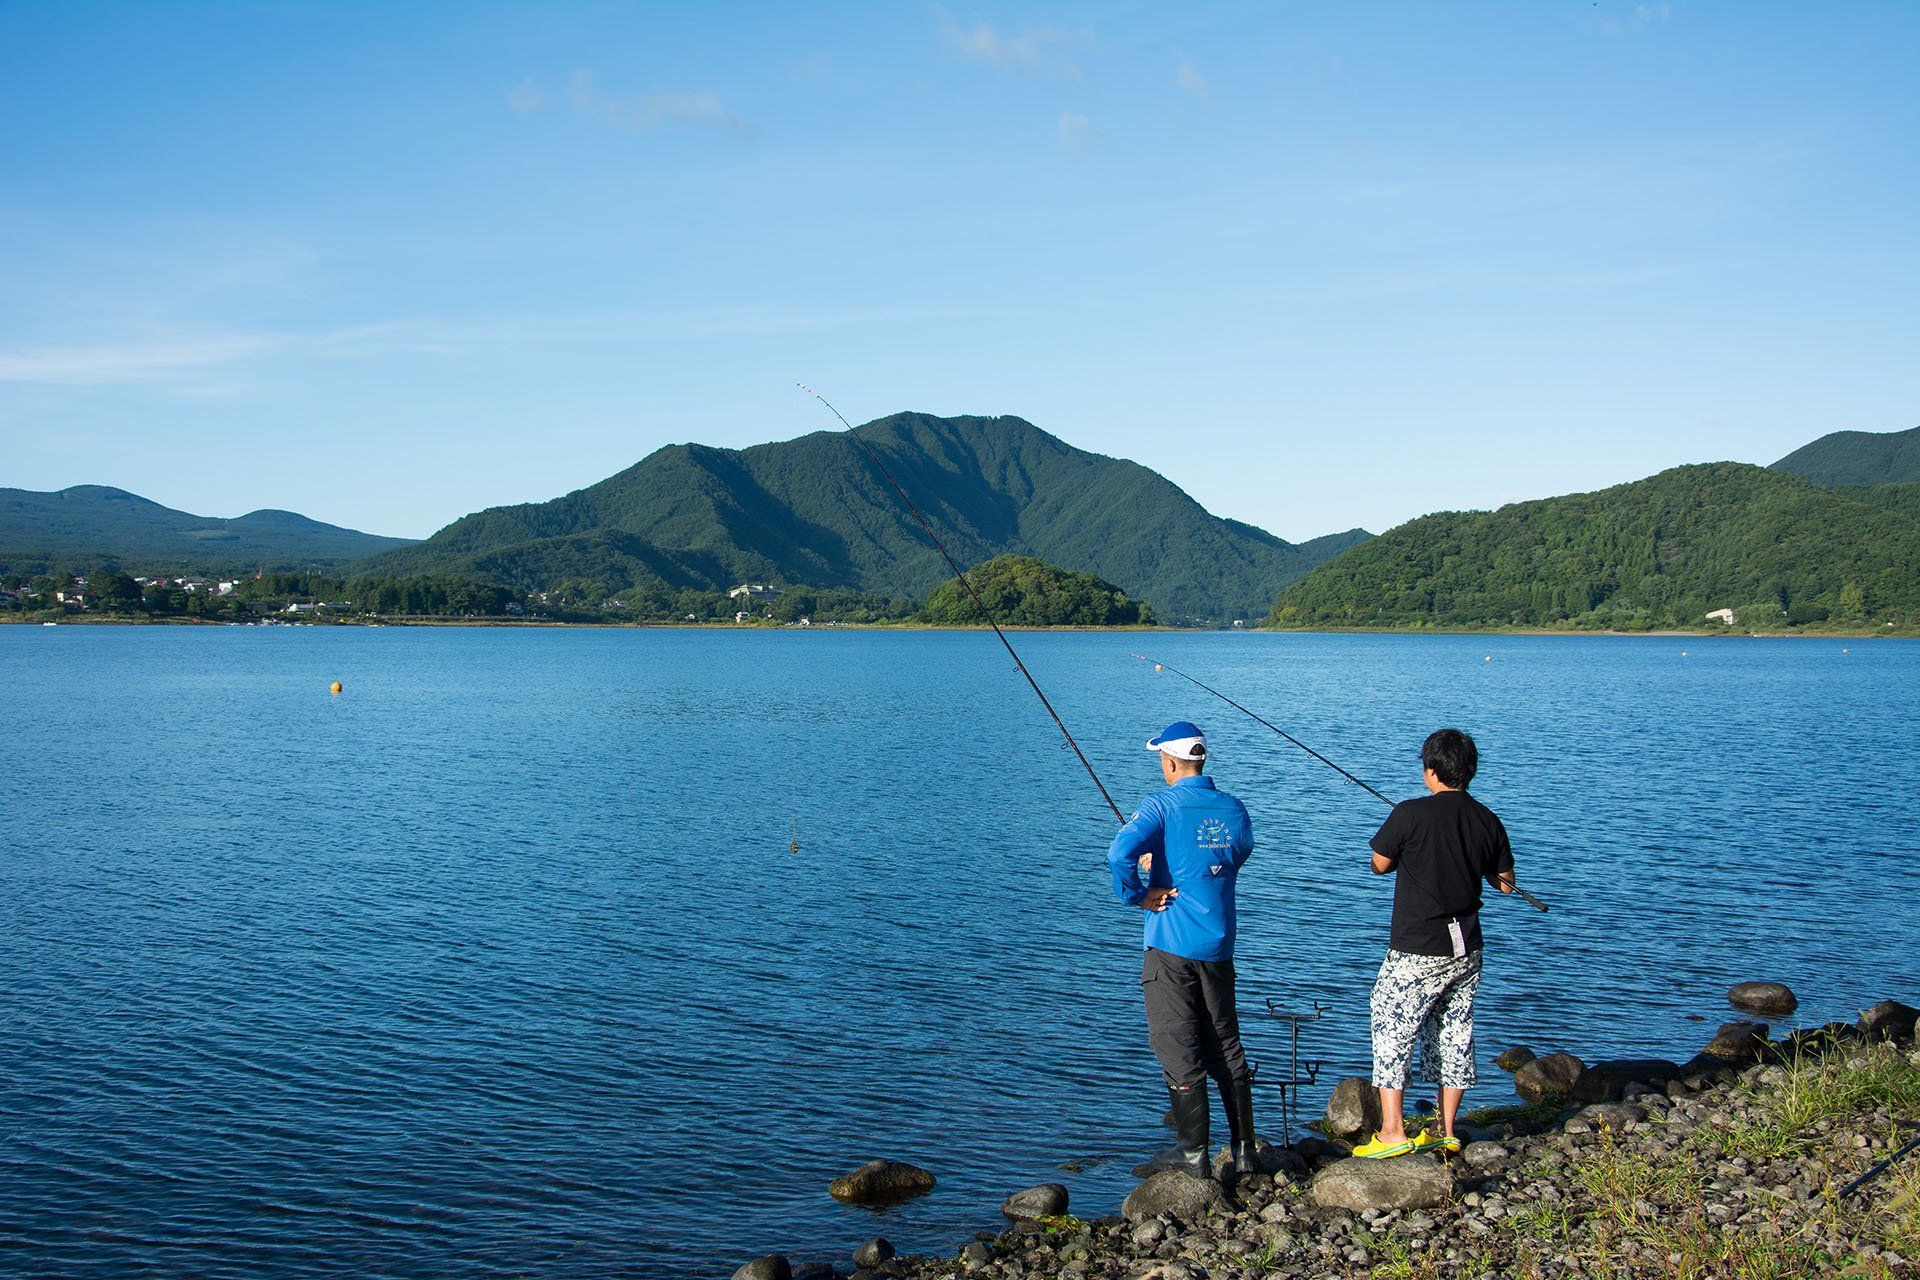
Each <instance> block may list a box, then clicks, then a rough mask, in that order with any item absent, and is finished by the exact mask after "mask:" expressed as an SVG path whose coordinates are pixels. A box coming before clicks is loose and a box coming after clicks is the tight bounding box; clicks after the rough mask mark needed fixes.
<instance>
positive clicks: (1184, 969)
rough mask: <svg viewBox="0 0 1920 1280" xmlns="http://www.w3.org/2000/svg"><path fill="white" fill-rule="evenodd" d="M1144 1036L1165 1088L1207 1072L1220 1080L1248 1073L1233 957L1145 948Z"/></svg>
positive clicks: (1188, 1083) (1186, 1085)
mask: <svg viewBox="0 0 1920 1280" xmlns="http://www.w3.org/2000/svg"><path fill="white" fill-rule="evenodd" d="M1140 988H1141V991H1142V992H1143V993H1144V994H1145V996H1146V1001H1147V1038H1148V1041H1149V1042H1150V1043H1151V1044H1152V1045H1153V1056H1154V1057H1156V1058H1158V1059H1160V1070H1161V1071H1162V1072H1163V1073H1164V1074H1165V1075H1166V1077H1167V1084H1168V1085H1169V1086H1170V1087H1171V1088H1175V1089H1179V1090H1181V1091H1182V1092H1184V1091H1186V1090H1188V1089H1191V1088H1193V1087H1194V1086H1195V1085H1197V1084H1199V1083H1200V1082H1201V1081H1203V1080H1205V1079H1206V1078H1207V1077H1208V1076H1212V1077H1213V1078H1214V1079H1215V1080H1217V1081H1219V1082H1220V1083H1221V1084H1222V1085H1225V1084H1226V1083H1227V1082H1228V1081H1230V1080H1240V1081H1245V1080H1248V1079H1250V1078H1251V1077H1250V1076H1249V1074H1248V1072H1247V1055H1246V1053H1245V1052H1243V1051H1242V1050H1241V1048H1240V1015H1239V1014H1238V1013H1236V1012H1235V1011H1234V1005H1233V961H1231V960H1189V959H1187V958H1186V957H1185V956H1176V955H1172V954H1170V953H1168V952H1165V951H1155V950H1152V949H1149V950H1148V951H1147V954H1146V959H1145V960H1144V961H1142V962H1141V965H1140Z"/></svg>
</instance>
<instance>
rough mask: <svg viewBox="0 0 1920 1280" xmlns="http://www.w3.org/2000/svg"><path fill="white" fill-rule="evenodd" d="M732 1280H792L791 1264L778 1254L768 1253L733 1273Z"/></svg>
mask: <svg viewBox="0 0 1920 1280" xmlns="http://www.w3.org/2000/svg"><path fill="white" fill-rule="evenodd" d="M733 1280H793V1264H792V1263H790V1262H788V1261H787V1260H786V1258H784V1257H783V1256H781V1255H780V1254H777V1253H770V1254H768V1255H767V1256H766V1257H764V1258H755V1259H754V1260H753V1261H752V1262H749V1263H748V1264H747V1265H746V1266H744V1267H741V1268H740V1269H739V1270H738V1271H736V1272H734V1273H733Z"/></svg>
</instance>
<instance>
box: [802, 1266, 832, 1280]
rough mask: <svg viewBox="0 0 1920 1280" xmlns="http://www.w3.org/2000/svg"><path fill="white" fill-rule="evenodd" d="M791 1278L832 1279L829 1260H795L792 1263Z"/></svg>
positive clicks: (808, 1279)
mask: <svg viewBox="0 0 1920 1280" xmlns="http://www.w3.org/2000/svg"><path fill="white" fill-rule="evenodd" d="M793 1280H833V1264H832V1263H831V1262H796V1263H794V1264H793Z"/></svg>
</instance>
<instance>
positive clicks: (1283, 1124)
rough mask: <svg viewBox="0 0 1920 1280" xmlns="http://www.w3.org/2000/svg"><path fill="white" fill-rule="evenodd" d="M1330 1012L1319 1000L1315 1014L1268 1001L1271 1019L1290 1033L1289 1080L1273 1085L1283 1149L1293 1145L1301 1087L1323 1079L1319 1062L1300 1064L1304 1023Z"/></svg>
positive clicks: (1288, 1037)
mask: <svg viewBox="0 0 1920 1280" xmlns="http://www.w3.org/2000/svg"><path fill="white" fill-rule="evenodd" d="M1328 1012H1330V1009H1329V1008H1328V1006H1325V1005H1322V1004H1321V1003H1320V1002H1319V1001H1318V1000H1315V1001H1314V1002H1313V1012H1312V1013H1289V1012H1288V1011H1286V1010H1284V1009H1277V1008H1275V1007H1274V1002H1273V1001H1272V1000H1268V1001H1267V1016H1268V1017H1269V1018H1274V1019H1277V1020H1278V1021H1280V1022H1284V1023H1286V1024H1287V1033H1288V1035H1287V1040H1288V1045H1287V1078H1286V1079H1285V1080H1274V1081H1271V1082H1270V1083H1271V1084H1273V1086H1274V1087H1275V1088H1277V1089H1279V1090H1280V1145H1281V1146H1283V1147H1287V1148H1291V1147H1292V1146H1293V1120H1294V1112H1295V1111H1297V1110H1298V1109H1299V1097H1298V1095H1299V1091H1300V1089H1301V1087H1302V1086H1305V1085H1310V1084H1313V1083H1315V1082H1316V1081H1318V1080H1319V1078H1320V1063H1319V1062H1318V1061H1311V1062H1302V1061H1300V1024H1301V1023H1303V1022H1318V1021H1319V1020H1320V1019H1321V1017H1322V1016H1323V1015H1325V1014H1326V1013H1328ZM1303 1072H1304V1074H1303Z"/></svg>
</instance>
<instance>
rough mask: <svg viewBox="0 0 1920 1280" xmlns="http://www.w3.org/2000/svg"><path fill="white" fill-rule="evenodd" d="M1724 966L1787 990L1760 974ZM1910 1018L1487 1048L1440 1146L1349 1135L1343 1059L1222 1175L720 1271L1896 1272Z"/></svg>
mask: <svg viewBox="0 0 1920 1280" xmlns="http://www.w3.org/2000/svg"><path fill="white" fill-rule="evenodd" d="M1742 987H1764V988H1768V989H1770V990H1771V992H1773V993H1777V994H1778V996H1779V997H1782V998H1783V999H1784V1002H1785V1003H1784V1005H1783V1006H1782V1008H1783V1009H1784V1010H1785V1011H1787V1012H1791V1011H1792V1009H1793V1008H1794V1002H1793V997H1792V995H1791V993H1790V992H1788V991H1786V989H1785V988H1784V987H1780V986H1778V985H1777V984H1742ZM1742 987H1736V988H1735V989H1734V991H1733V992H1731V993H1729V999H1730V1000H1734V998H1735V997H1736V996H1738V995H1739V994H1740V993H1741V990H1742ZM1735 1006H1736V1007H1742V1006H1741V1004H1740V1003H1739V1002H1738V1001H1737V1000H1736V1001H1735ZM1744 1007H1746V1008H1749V1009H1752V1008H1757V1007H1759V1006H1757V1005H1753V1004H1747V1005H1745V1006H1744ZM1915 1017H1916V1010H1914V1009H1913V1008H1912V1007H1911V1006H1908V1005H1905V1004H1901V1003H1900V1002H1898V1001H1893V1000H1886V1001H1882V1002H1880V1003H1879V1004H1876V1005H1874V1006H1872V1007H1871V1008H1869V1009H1866V1010H1863V1011H1862V1012H1861V1015H1860V1018H1859V1019H1858V1020H1857V1021H1855V1022H1829V1023H1827V1024H1825V1025H1823V1026H1819V1027H1813V1028H1809V1029H1806V1030H1800V1031H1795V1032H1792V1033H1791V1034H1789V1035H1786V1036H1784V1037H1782V1038H1780V1039H1778V1040H1775V1039H1772V1038H1771V1036H1770V1028H1769V1027H1768V1025H1767V1024H1766V1023H1763V1022H1753V1021H1735V1022H1729V1023H1727V1024H1725V1025H1724V1026H1722V1027H1721V1028H1720V1029H1719V1032H1718V1033H1717V1034H1716V1035H1715V1036H1714V1038H1713V1040H1712V1042H1711V1043H1710V1044H1709V1045H1708V1046H1707V1048H1706V1049H1705V1050H1703V1051H1702V1052H1700V1053H1698V1054H1696V1055H1694V1056H1693V1057H1692V1058H1690V1059H1689V1060H1687V1061H1686V1062H1684V1063H1676V1062H1670V1061H1665V1060H1653V1059H1636V1060H1631V1061H1627V1060H1622V1061H1613V1062H1599V1063H1595V1064H1592V1065H1587V1064H1585V1063H1583V1062H1582V1061H1581V1060H1580V1059H1578V1058H1576V1057H1574V1056H1573V1055H1571V1054H1567V1053H1553V1054H1548V1055H1546V1056H1545V1057H1539V1058H1536V1057H1535V1056H1534V1054H1533V1052H1532V1051H1531V1050H1529V1049H1525V1048H1518V1047H1516V1048H1514V1049H1510V1050H1508V1051H1507V1052H1506V1053H1503V1054H1502V1055H1501V1056H1500V1059H1499V1065H1500V1066H1501V1067H1502V1068H1503V1069H1507V1070H1512V1071H1514V1072H1515V1077H1514V1083H1515V1088H1516V1091H1517V1092H1518V1093H1519V1094H1520V1095H1521V1096H1522V1098H1524V1099H1526V1101H1525V1102H1524V1103H1522V1104H1521V1105H1517V1106H1503V1107H1493V1108H1486V1109H1482V1110H1478V1111H1473V1112H1469V1113H1468V1114H1466V1115H1465V1116H1464V1117H1463V1118H1462V1125H1461V1130H1460V1131H1461V1133H1462V1136H1463V1137H1464V1138H1465V1139H1466V1145H1465V1148H1464V1150H1463V1151H1462V1152H1461V1154H1460V1155H1458V1156H1455V1157H1451V1158H1447V1159H1442V1158H1438V1157H1436V1156H1433V1155H1427V1154H1415V1155H1408V1156H1401V1157H1397V1158H1395V1159H1391V1160H1359V1159H1354V1158H1352V1157H1350V1156H1349V1155H1348V1154H1347V1152H1348V1151H1349V1150H1350V1146H1351V1143H1350V1141H1348V1139H1352V1140H1357V1139H1358V1138H1359V1137H1361V1136H1363V1135H1364V1133H1365V1132H1366V1131H1367V1130H1368V1127H1369V1126H1370V1125H1371V1124H1375V1123H1377V1118H1376V1117H1374V1116H1372V1115H1369V1114H1367V1113H1366V1112H1365V1110H1364V1108H1362V1107H1360V1106H1356V1105H1354V1100H1356V1099H1362V1098H1365V1097H1367V1096H1368V1095H1369V1094H1370V1091H1369V1090H1368V1089H1367V1088H1366V1084H1367V1082H1366V1081H1365V1080H1362V1079H1358V1078H1356V1079H1353V1080H1351V1081H1344V1082H1342V1085H1341V1087H1340V1088H1337V1089H1336V1090H1335V1094H1334V1098H1333V1100H1332V1101H1330V1102H1329V1104H1328V1110H1327V1116H1326V1118H1325V1119H1324V1120H1323V1121H1321V1122H1319V1124H1318V1125H1316V1126H1315V1127H1316V1128H1318V1129H1319V1130H1320V1136H1314V1137H1308V1138H1304V1139H1302V1140H1301V1141H1299V1142H1297V1143H1296V1144H1294V1146H1292V1147H1291V1148H1284V1149H1283V1148H1279V1147H1273V1146H1269V1145H1268V1144H1267V1143H1266V1142H1265V1141H1264V1140H1263V1141H1261V1142H1260V1144H1259V1145H1260V1148H1261V1151H1260V1170H1259V1172H1257V1173H1255V1174H1253V1175H1251V1176H1250V1177H1246V1178H1243V1179H1240V1180H1239V1184H1238V1185H1233V1186H1227V1185H1223V1184H1222V1183H1221V1182H1220V1181H1218V1180H1204V1179H1200V1178H1197V1177H1195V1176H1194V1175H1192V1174H1190V1173H1186V1172H1184V1171H1168V1172H1162V1173H1155V1174H1151V1175H1150V1176H1147V1177H1146V1178H1145V1180H1144V1181H1142V1182H1141V1183H1140V1184H1139V1186H1137V1187H1136V1188H1135V1189H1134V1190H1133V1191H1132V1192H1131V1193H1130V1194H1128V1195H1127V1197H1126V1199H1125V1201H1124V1203H1123V1204H1122V1205H1121V1206H1120V1207H1119V1211H1118V1212H1117V1213H1109V1214H1106V1215H1105V1216H1099V1217H1093V1218H1090V1219H1089V1218H1082V1217H1079V1216H1076V1215H1075V1214H1073V1213H1071V1212H1070V1211H1069V1206H1068V1194H1067V1191H1066V1189H1065V1188H1064V1187H1062V1186H1060V1185H1059V1184H1057V1183H1048V1184H1042V1185H1041V1186H1037V1187H1032V1188H1028V1189H1026V1190H1024V1191H1016V1192H1014V1193H1013V1194H1011V1195H1009V1196H1008V1197H1007V1199H1006V1201H1005V1202H1004V1203H1003V1204H1002V1206H1001V1212H1002V1214H1003V1215H1004V1217H1005V1218H1006V1219H1007V1220H1008V1222H1009V1223H1010V1224H1011V1225H1010V1226H1009V1227H1008V1228H1007V1229H1004V1230H1000V1231H997V1232H995V1231H980V1232H978V1233H976V1235H975V1236H974V1237H973V1239H972V1240H970V1241H968V1242H967V1243H965V1244H962V1245H960V1246H959V1247H958V1248H957V1250H956V1251H955V1252H954V1253H953V1254H952V1255H950V1256H944V1257H941V1256H932V1255H920V1256H910V1257H909V1256H896V1255H895V1251H894V1249H893V1247H892V1245H891V1244H889V1243H888V1242H887V1241H886V1240H885V1239H884V1238H878V1237H876V1238H873V1239H869V1240H867V1241H866V1242H865V1243H863V1244H861V1245H859V1246H858V1248H857V1249H852V1250H850V1251H849V1253H848V1255H847V1257H846V1258H842V1259H833V1260H806V1261H797V1262H796V1261H793V1260H790V1259H788V1258H787V1257H785V1256H784V1255H778V1254H775V1255H768V1256H766V1257H763V1258H759V1259H755V1260H753V1261H751V1262H748V1263H746V1264H745V1265H743V1266H741V1267H740V1268H739V1269H738V1270H737V1271H736V1272H734V1280H949V1278H958V1277H966V1278H969V1280H1049V1278H1051V1280H1333V1278H1334V1277H1340V1278H1343V1280H1358V1278H1362V1277H1364V1278H1366V1280H1454V1278H1455V1277H1460V1278H1463V1280H1559V1278H1560V1277H1595V1278H1599V1277H1607V1278H1609V1280H1646V1278H1651V1277H1669V1278H1671V1280H1798V1278H1799V1277H1805V1276H1813V1275H1828V1274H1838V1275H1846V1276H1856V1277H1862V1278H1864V1280H1899V1278H1901V1277H1911V1276H1914V1275H1916V1274H1920V1155H1916V1154H1909V1155H1907V1156H1906V1157H1904V1158H1895V1157H1896V1156H1897V1153H1899V1152H1901V1151H1902V1150H1903V1149H1906V1148H1907V1144H1909V1143H1910V1142H1911V1141H1913V1140H1914V1139H1915V1138H1917V1137H1920V1124H1916V1123H1915V1121H1914V1115H1915V1113H1916V1110H1920V1045H1916V1043H1915V1039H1914V1024H1915ZM1343 1095H1344V1097H1345V1099H1346V1101H1344V1102H1343ZM1429 1105H1430V1104H1429ZM1430 1119H1431V1117H1422V1118H1420V1119H1419V1120H1410V1122H1409V1123H1410V1126H1411V1125H1412V1124H1415V1123H1420V1122H1423V1121H1426V1120H1430ZM1335 1134H1338V1135H1341V1136H1340V1137H1334V1136H1331V1135H1335ZM1225 1157H1226V1152H1225V1151H1224V1150H1223V1151H1222V1152H1220V1154H1219V1155H1218V1156H1217V1157H1216V1159H1215V1164H1214V1168H1215V1170H1216V1179H1217V1178H1218V1176H1219V1175H1221V1174H1223V1173H1224V1172H1225V1170H1226V1168H1227V1165H1228V1162H1227V1160H1226V1158H1225ZM1876 1169H1877V1170H1878V1171H1877V1172H1874V1171H1875V1170H1876ZM893 1170H904V1171H906V1172H909V1173H912V1174H914V1175H916V1178H915V1179H914V1180H913V1181H912V1182H911V1183H902V1184H901V1186H902V1187H904V1188H905V1190H901V1191H898V1192H896V1193H895V1194H893V1195H892V1196H887V1197H881V1198H882V1199H888V1198H899V1196H900V1195H904V1194H914V1193H917V1192H918V1191H923V1190H925V1189H926V1188H927V1187H930V1186H932V1185H933V1184H934V1176H933V1175H932V1174H929V1173H927V1172H926V1171H924V1170H917V1169H914V1168H913V1167H912V1166H907V1165H899V1164H895V1163H893V1162H886V1161H875V1162H872V1163H870V1164H869V1165H867V1166H865V1167H863V1169H861V1170H857V1171H856V1172H855V1174H853V1175H849V1178H848V1179H841V1180H839V1181H836V1183H835V1184H834V1190H833V1194H834V1195H835V1197H836V1198H839V1199H846V1198H848V1197H847V1196H846V1195H844V1194H843V1184H845V1183H847V1182H848V1181H849V1180H850V1179H855V1180H857V1179H859V1178H862V1177H874V1176H875V1174H876V1171H877V1172H878V1173H887V1172H889V1171H893ZM1142 1172H1143V1171H1142ZM878 1181H884V1179H879V1180H878ZM849 1262H850V1263H851V1265H849Z"/></svg>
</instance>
